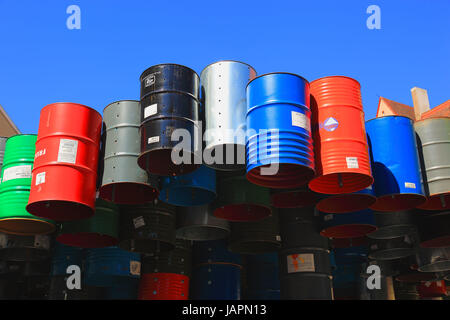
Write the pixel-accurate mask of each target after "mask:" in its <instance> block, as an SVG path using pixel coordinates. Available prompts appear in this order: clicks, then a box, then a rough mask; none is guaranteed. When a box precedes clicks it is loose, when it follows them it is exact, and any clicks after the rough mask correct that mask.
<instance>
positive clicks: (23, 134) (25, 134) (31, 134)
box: [0, 133, 38, 141]
mask: <svg viewBox="0 0 450 320" xmlns="http://www.w3.org/2000/svg"><path fill="white" fill-rule="evenodd" d="M22 136H35V137H36V138H37V136H38V135H37V134H34V133H18V134H15V135H12V136H11V137H7V138H6V141H8V140H9V139H11V138H15V137H22ZM0 138H3V137H0Z"/></svg>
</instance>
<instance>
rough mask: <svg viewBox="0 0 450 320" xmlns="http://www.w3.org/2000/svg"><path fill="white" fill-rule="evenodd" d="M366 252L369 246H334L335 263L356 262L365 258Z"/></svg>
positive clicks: (360, 261) (363, 260)
mask: <svg viewBox="0 0 450 320" xmlns="http://www.w3.org/2000/svg"><path fill="white" fill-rule="evenodd" d="M368 252H369V248H368V247H367V246H357V247H348V248H335V249H334V257H335V261H336V263H337V265H342V264H358V263H363V262H365V261H366V260H367V254H368Z"/></svg>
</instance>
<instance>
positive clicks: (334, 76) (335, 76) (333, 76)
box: [311, 75, 361, 87]
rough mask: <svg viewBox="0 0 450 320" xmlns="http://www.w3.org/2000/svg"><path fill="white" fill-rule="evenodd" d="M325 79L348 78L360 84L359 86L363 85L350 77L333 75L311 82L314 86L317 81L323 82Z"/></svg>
mask: <svg viewBox="0 0 450 320" xmlns="http://www.w3.org/2000/svg"><path fill="white" fill-rule="evenodd" d="M325 78H347V79H350V80H353V81H355V82H356V83H358V85H359V86H360V87H361V84H360V83H359V81H358V80H356V79H354V78H352V77H349V76H342V75H332V76H325V77H320V78H317V79H315V80H313V81H311V84H313V83H314V82H316V81H320V80H323V79H325Z"/></svg>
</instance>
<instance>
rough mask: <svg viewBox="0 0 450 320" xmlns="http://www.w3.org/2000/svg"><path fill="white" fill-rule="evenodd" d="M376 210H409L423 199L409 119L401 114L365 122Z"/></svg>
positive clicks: (414, 138) (413, 136)
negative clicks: (373, 180) (373, 179)
mask: <svg viewBox="0 0 450 320" xmlns="http://www.w3.org/2000/svg"><path fill="white" fill-rule="evenodd" d="M366 129H367V136H368V139H369V145H370V152H371V158H372V169H373V175H374V178H375V182H374V184H373V187H374V190H375V195H376V196H377V202H376V203H375V204H374V205H372V206H371V208H372V209H373V210H377V211H399V210H408V209H413V208H415V207H417V206H419V205H421V204H423V203H424V202H425V196H424V194H423V188H422V182H421V179H420V163H419V152H418V150H417V143H416V136H415V133H414V129H413V123H412V120H411V119H409V118H407V117H401V116H387V117H381V118H375V119H372V120H369V121H367V122H366Z"/></svg>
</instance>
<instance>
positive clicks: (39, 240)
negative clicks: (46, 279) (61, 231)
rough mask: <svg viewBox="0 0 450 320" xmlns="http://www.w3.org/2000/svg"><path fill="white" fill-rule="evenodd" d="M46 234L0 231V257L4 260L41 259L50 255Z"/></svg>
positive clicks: (48, 240) (48, 238) (49, 244)
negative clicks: (16, 233) (27, 234)
mask: <svg viewBox="0 0 450 320" xmlns="http://www.w3.org/2000/svg"><path fill="white" fill-rule="evenodd" d="M50 242H51V239H50V237H49V236H47V235H36V236H18V235H11V234H4V233H0V259H1V260H5V261H42V260H45V259H47V258H48V257H49V256H50V248H51V243H50Z"/></svg>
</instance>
